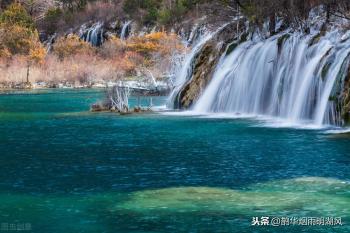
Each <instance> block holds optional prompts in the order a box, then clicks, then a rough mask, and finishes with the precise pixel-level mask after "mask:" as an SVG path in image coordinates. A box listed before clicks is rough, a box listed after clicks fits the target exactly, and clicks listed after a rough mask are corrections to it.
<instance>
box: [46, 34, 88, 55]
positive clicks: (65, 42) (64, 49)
mask: <svg viewBox="0 0 350 233" xmlns="http://www.w3.org/2000/svg"><path fill="white" fill-rule="evenodd" d="M53 51H54V53H55V54H56V55H57V56H58V57H59V58H60V59H61V60H63V59H65V58H67V57H69V56H74V55H77V54H93V53H94V48H93V47H92V46H91V45H90V44H89V43H88V42H85V41H83V40H81V39H80V38H79V37H78V36H77V35H69V36H67V37H63V38H60V39H59V40H58V41H57V42H56V43H55V44H54V47H53Z"/></svg>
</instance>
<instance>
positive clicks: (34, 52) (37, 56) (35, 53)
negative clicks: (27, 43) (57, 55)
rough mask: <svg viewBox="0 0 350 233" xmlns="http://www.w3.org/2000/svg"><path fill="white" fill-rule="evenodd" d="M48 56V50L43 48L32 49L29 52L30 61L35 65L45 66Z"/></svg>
mask: <svg viewBox="0 0 350 233" xmlns="http://www.w3.org/2000/svg"><path fill="white" fill-rule="evenodd" d="M45 56H46V50H45V49H44V48H43V47H42V46H38V47H36V48H35V49H31V50H30V52H29V60H30V61H32V62H34V63H35V64H43V63H44V60H45Z"/></svg>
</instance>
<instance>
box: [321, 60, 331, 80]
mask: <svg viewBox="0 0 350 233" xmlns="http://www.w3.org/2000/svg"><path fill="white" fill-rule="evenodd" d="M330 67H331V64H330V63H327V64H326V65H324V66H323V68H322V71H321V78H322V80H323V81H324V80H325V79H326V75H327V74H328V71H329V68H330Z"/></svg>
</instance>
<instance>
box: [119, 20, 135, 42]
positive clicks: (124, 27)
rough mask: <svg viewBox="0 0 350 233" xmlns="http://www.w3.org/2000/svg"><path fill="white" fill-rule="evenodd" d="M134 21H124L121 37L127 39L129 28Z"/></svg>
mask: <svg viewBox="0 0 350 233" xmlns="http://www.w3.org/2000/svg"><path fill="white" fill-rule="evenodd" d="M131 22H132V21H127V22H125V23H124V25H123V28H122V31H121V33H120V39H122V40H125V39H126V38H127V32H128V30H129V27H130V24H131Z"/></svg>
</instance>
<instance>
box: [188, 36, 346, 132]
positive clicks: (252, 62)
mask: <svg viewBox="0 0 350 233" xmlns="http://www.w3.org/2000/svg"><path fill="white" fill-rule="evenodd" d="M281 36H283V35H277V36H274V37H271V38H269V39H267V40H264V41H257V42H254V41H248V42H245V43H243V44H241V45H239V46H238V47H237V48H236V49H235V50H234V51H233V52H232V53H231V54H225V55H224V56H223V57H222V58H221V60H220V62H219V64H218V66H217V68H216V71H215V73H214V76H213V79H212V81H211V83H210V84H209V86H208V87H207V88H206V90H205V91H204V93H203V94H202V95H201V97H200V98H199V100H198V101H197V103H196V105H195V106H194V109H193V110H194V111H195V112H198V113H210V112H221V113H232V114H247V115H266V116H273V117H278V118H283V119H285V120H287V121H290V122H292V123H305V122H308V123H311V124H316V125H322V124H338V123H339V122H338V120H339V117H338V116H337V114H338V113H337V112H336V108H335V106H334V104H333V103H332V101H330V100H329V99H330V97H331V93H332V90H333V86H334V83H335V81H336V79H337V78H339V75H338V74H340V73H341V70H342V69H344V67H343V64H344V61H345V60H346V59H348V58H349V53H350V40H347V41H343V42H341V41H340V40H339V38H341V34H340V32H338V31H333V32H330V33H327V34H326V35H325V36H324V37H321V38H320V39H319V41H318V42H317V43H314V44H312V45H311V41H312V38H313V37H312V36H305V35H303V34H302V33H296V32H294V33H290V34H288V36H287V34H286V35H284V36H283V37H281Z"/></svg>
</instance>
